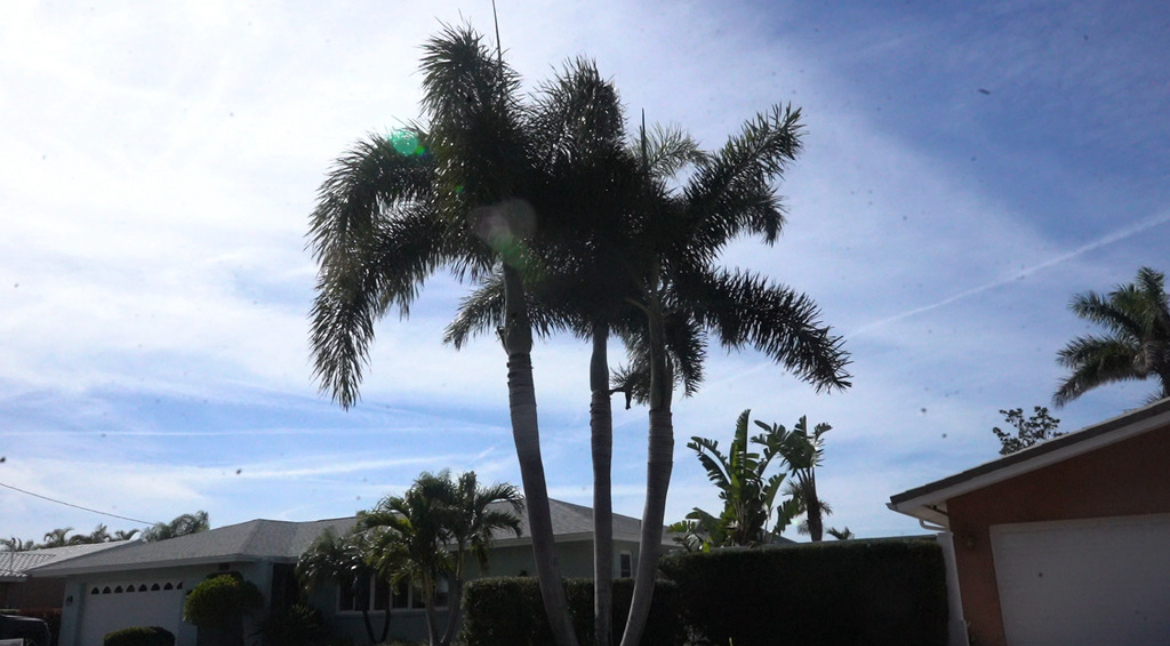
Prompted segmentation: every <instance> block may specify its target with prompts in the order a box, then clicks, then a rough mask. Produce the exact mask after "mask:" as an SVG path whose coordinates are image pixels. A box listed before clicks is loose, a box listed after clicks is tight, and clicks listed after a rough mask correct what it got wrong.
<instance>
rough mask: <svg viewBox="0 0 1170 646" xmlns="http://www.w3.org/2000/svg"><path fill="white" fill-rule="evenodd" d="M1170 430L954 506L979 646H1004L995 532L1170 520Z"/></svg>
mask: <svg viewBox="0 0 1170 646" xmlns="http://www.w3.org/2000/svg"><path fill="white" fill-rule="evenodd" d="M1168 465H1170V426H1168V427H1163V428H1160V429H1157V430H1154V431H1150V432H1148V433H1144V434H1142V435H1140V436H1138V437H1135V438H1132V439H1129V440H1125V441H1123V442H1119V443H1117V444H1114V445H1111V446H1107V447H1105V448H1101V449H1098V450H1096V451H1092V452H1089V453H1086V454H1084V455H1080V456H1077V457H1075V458H1071V459H1068V460H1065V461H1063V462H1060V463H1057V464H1053V465H1049V466H1047V467H1044V468H1042V469H1040V470H1038V471H1034V472H1032V473H1028V474H1025V475H1021V476H1017V477H1015V478H1011V479H1009V480H1005V481H1003V482H999V483H997V484H994V485H991V486H989V487H986V488H984V489H980V490H978V491H973V492H971V493H968V494H964V495H962V496H958V497H956V498H952V499H950V500H948V501H947V512H948V513H949V514H950V526H951V531H952V532H953V534H954V541H955V565H956V567H957V569H958V573H959V582H960V584H959V585H960V589H961V596H962V600H963V615H964V618H965V619H966V620H967V622H968V623H969V624H970V626H971V635H972V637H973V638H974V643H975V644H977V645H978V646H988V645H992V646H1004V645H1005V641H1004V634H1003V620H1002V615H1001V614H1000V607H999V593H998V590H997V588H996V581H995V565H994V562H993V560H992V553H991V534H990V532H989V528H990V527H991V526H992V525H999V524H1005V523H1030V522H1039V521H1049V520H1072V519H1080V518H1097V517H1102V516H1136V515H1141V514H1160V513H1170V477H1167V468H1168Z"/></svg>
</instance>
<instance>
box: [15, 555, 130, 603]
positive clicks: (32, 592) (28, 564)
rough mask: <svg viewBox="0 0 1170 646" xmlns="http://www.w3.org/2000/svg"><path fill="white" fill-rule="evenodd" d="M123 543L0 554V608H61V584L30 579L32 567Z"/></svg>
mask: <svg viewBox="0 0 1170 646" xmlns="http://www.w3.org/2000/svg"><path fill="white" fill-rule="evenodd" d="M124 543H126V541H114V542H108V543H93V544H87V545H69V546H66V547H45V548H41V549H36V550H28V551H24V552H0V609H5V610H48V609H54V608H60V607H61V599H62V597H63V596H64V594H63V593H64V587H63V586H64V582H63V581H61V580H57V579H34V578H31V577H30V576H29V571H30V570H32V569H33V568H36V567H39V566H42V565H47V564H49V563H63V562H65V561H68V560H69V559H74V558H78V557H81V556H85V555H87V554H93V553H95V552H101V551H104V550H108V549H110V548H113V547H117V546H119V545H122V544H124Z"/></svg>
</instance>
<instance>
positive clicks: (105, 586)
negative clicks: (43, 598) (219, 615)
mask: <svg viewBox="0 0 1170 646" xmlns="http://www.w3.org/2000/svg"><path fill="white" fill-rule="evenodd" d="M183 599H184V596H183V583H182V582H181V581H133V582H126V581H119V582H117V583H90V584H88V585H87V586H86V595H85V600H84V601H83V602H82V603H83V604H84V605H83V606H82V607H81V630H80V634H81V641H80V642H79V646H101V645H102V638H103V637H105V635H106V633H108V632H111V631H114V630H118V629H120V628H130V627H132V626H162V627H163V628H166V629H167V630H169V631H171V632H172V633H176V634H177V633H178V630H179V622H180V621H182V618H183Z"/></svg>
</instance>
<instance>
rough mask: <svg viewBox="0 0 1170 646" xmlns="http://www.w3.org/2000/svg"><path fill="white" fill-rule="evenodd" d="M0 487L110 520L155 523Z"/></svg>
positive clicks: (9, 487)
mask: <svg viewBox="0 0 1170 646" xmlns="http://www.w3.org/2000/svg"><path fill="white" fill-rule="evenodd" d="M0 487H4V488H6V489H11V490H13V491H19V492H20V493H23V494H27V495H29V496H32V497H34V498H40V499H41V500H48V501H49V502H55V503H57V504H58V505H65V506H66V507H73V508H74V509H80V510H82V511H88V512H90V513H94V514H101V515H102V516H109V517H110V518H117V519H120V520H128V521H130V522H132V523H141V524H143V525H154V524H155V523H151V522H147V521H145V520H138V519H137V518H129V517H126V516H119V515H118V514H111V513H109V512H105V511H98V510H96V509H90V508H89V507H82V506H81V505H75V504H73V503H71V502H65V501H64V500H57V499H56V498H50V497H48V496H42V495H41V494H39V493H33V492H31V491H25V490H24V489H21V488H20V487H14V486H12V485H10V484H4V483H3V482H0Z"/></svg>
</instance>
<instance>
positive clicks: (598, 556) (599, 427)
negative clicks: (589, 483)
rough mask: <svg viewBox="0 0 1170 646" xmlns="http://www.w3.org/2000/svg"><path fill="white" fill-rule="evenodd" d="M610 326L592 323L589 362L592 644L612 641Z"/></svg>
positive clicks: (595, 645) (606, 645)
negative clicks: (591, 476)
mask: <svg viewBox="0 0 1170 646" xmlns="http://www.w3.org/2000/svg"><path fill="white" fill-rule="evenodd" d="M608 342H609V326H608V325H605V324H604V323H599V324H596V325H594V326H593V357H592V358H591V359H590V362H589V389H590V390H591V391H592V397H591V401H590V405H589V413H590V415H589V426H590V430H591V432H592V436H593V437H592V448H593V629H594V635H595V637H594V641H593V643H594V646H610V643H612V641H613V497H612V486H611V481H610V477H611V473H612V463H613V411H612V410H611V408H610V394H609V355H608V347H607V346H608Z"/></svg>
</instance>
